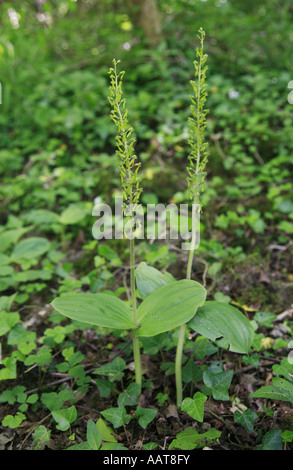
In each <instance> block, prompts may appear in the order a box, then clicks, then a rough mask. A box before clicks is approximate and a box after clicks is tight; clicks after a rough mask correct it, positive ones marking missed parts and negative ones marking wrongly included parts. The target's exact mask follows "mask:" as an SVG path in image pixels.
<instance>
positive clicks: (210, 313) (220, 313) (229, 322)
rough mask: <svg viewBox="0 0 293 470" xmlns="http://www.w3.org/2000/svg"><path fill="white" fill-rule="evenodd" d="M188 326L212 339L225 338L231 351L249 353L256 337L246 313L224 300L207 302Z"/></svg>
mask: <svg viewBox="0 0 293 470" xmlns="http://www.w3.org/2000/svg"><path fill="white" fill-rule="evenodd" d="M188 326H189V327H190V328H191V329H192V330H194V331H196V332H197V333H199V334H200V335H202V336H205V337H206V338H208V339H210V340H212V341H214V340H216V339H217V338H220V337H223V338H225V339H226V340H227V341H228V342H229V345H230V351H233V352H237V353H242V354H248V353H249V350H250V347H251V344H252V342H253V338H254V331H253V328H252V326H251V324H250V322H249V320H248V319H247V318H246V317H245V315H243V313H241V312H240V311H239V310H238V309H237V308H235V307H232V306H231V305H228V304H226V303H224V302H216V301H208V302H205V303H204V305H203V306H202V307H200V308H199V309H198V310H197V312H196V315H195V316H194V317H193V318H192V320H191V321H190V322H189V323H188Z"/></svg>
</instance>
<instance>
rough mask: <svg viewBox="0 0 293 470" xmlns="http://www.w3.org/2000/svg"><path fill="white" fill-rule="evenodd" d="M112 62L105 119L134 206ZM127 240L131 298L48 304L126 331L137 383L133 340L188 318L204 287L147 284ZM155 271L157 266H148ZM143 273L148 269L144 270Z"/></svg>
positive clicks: (133, 175)
mask: <svg viewBox="0 0 293 470" xmlns="http://www.w3.org/2000/svg"><path fill="white" fill-rule="evenodd" d="M117 64H118V62H116V61H115V60H114V61H113V67H112V68H111V69H110V71H109V72H110V79H111V86H110V96H109V101H110V104H111V106H112V112H111V118H112V119H113V121H114V122H115V124H116V125H117V129H118V134H117V153H118V155H119V157H120V175H121V181H122V188H123V196H124V205H125V208H126V206H127V203H130V205H132V206H134V207H135V206H136V205H137V204H138V203H139V197H140V193H141V186H140V181H139V176H138V170H139V163H138V162H137V157H136V156H135V154H134V147H133V145H134V137H133V133H132V128H130V127H129V126H128V120H127V107H126V101H125V99H124V98H122V81H123V76H124V72H120V73H117ZM129 238H130V240H129V244H130V287H131V295H132V302H131V306H130V305H129V304H128V302H127V301H123V300H122V299H120V298H118V297H115V296H113V295H112V293H111V292H109V293H97V294H93V293H82V292H72V293H67V294H64V295H62V296H60V297H57V298H56V299H55V300H54V301H53V302H52V306H53V307H54V308H55V309H56V310H57V311H58V312H59V313H61V314H63V315H64V316H66V317H68V318H71V319H72V320H77V321H79V322H84V323H85V324H89V325H95V326H98V327H105V328H111V329H121V330H129V332H130V334H131V336H132V341H133V356H134V366H135V381H136V383H137V384H138V385H139V386H141V383H142V372H141V361H140V349H139V338H140V337H142V336H149V337H150V336H155V335H158V334H160V333H163V332H166V331H169V330H172V329H174V328H177V327H178V326H180V325H182V324H184V323H186V322H188V321H189V320H191V319H192V318H193V317H194V314H195V312H196V310H197V308H198V307H199V306H200V305H203V304H204V301H205V299H206V290H205V289H204V287H203V286H202V285H201V284H199V283H198V282H196V281H193V280H190V279H183V280H179V281H177V280H175V279H173V278H172V277H171V276H168V275H166V277H164V275H163V274H161V273H159V274H158V276H157V277H156V278H155V279H153V280H152V281H154V284H152V282H151V283H149V279H148V277H147V276H146V277H145V276H142V277H141V278H140V277H139V276H140V274H141V273H142V271H143V272H144V270H143V267H142V269H141V268H140V269H138V270H137V273H135V270H134V265H135V253H134V236H130V237H129ZM154 271H155V272H156V274H157V270H154ZM147 274H149V271H147ZM135 276H136V279H137V282H138V285H139V286H140V288H141V289H143V290H147V293H148V295H147V296H142V297H143V301H142V302H141V303H140V305H139V306H137V299H136V296H135V289H136V279H135Z"/></svg>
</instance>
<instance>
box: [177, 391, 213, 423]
mask: <svg viewBox="0 0 293 470" xmlns="http://www.w3.org/2000/svg"><path fill="white" fill-rule="evenodd" d="M206 401H207V397H206V395H204V394H203V393H201V392H196V393H195V394H194V395H193V398H189V397H187V398H185V399H184V400H183V402H182V403H181V410H182V411H186V413H188V414H189V416H191V417H192V418H193V419H196V421H199V422H200V423H202V422H203V416H204V404H205V402H206Z"/></svg>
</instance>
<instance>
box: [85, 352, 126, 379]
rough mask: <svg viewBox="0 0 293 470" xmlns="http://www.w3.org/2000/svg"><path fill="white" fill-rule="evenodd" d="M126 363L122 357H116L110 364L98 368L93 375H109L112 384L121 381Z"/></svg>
mask: <svg viewBox="0 0 293 470" xmlns="http://www.w3.org/2000/svg"><path fill="white" fill-rule="evenodd" d="M125 367H126V362H125V361H124V359H122V358H121V357H116V358H115V359H114V360H113V361H111V362H108V364H105V365H104V366H101V367H98V369H96V370H95V371H94V372H93V373H94V374H97V375H107V376H108V378H109V380H110V382H114V381H115V380H119V379H121V378H122V377H123V375H124V372H123V371H124V369H125Z"/></svg>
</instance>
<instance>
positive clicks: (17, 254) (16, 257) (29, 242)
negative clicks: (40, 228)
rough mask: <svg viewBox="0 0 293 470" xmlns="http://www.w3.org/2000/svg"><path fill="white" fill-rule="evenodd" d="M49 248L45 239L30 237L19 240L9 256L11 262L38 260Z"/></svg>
mask: <svg viewBox="0 0 293 470" xmlns="http://www.w3.org/2000/svg"><path fill="white" fill-rule="evenodd" d="M50 246H51V243H50V242H49V240H47V238H42V237H30V238H25V239H24V240H21V241H20V242H19V243H18V244H17V245H16V246H15V247H14V250H13V252H12V254H11V259H12V261H14V262H15V261H20V260H25V259H34V258H39V257H40V256H42V255H43V254H44V253H46V252H47V251H48V250H49V248H50Z"/></svg>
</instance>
